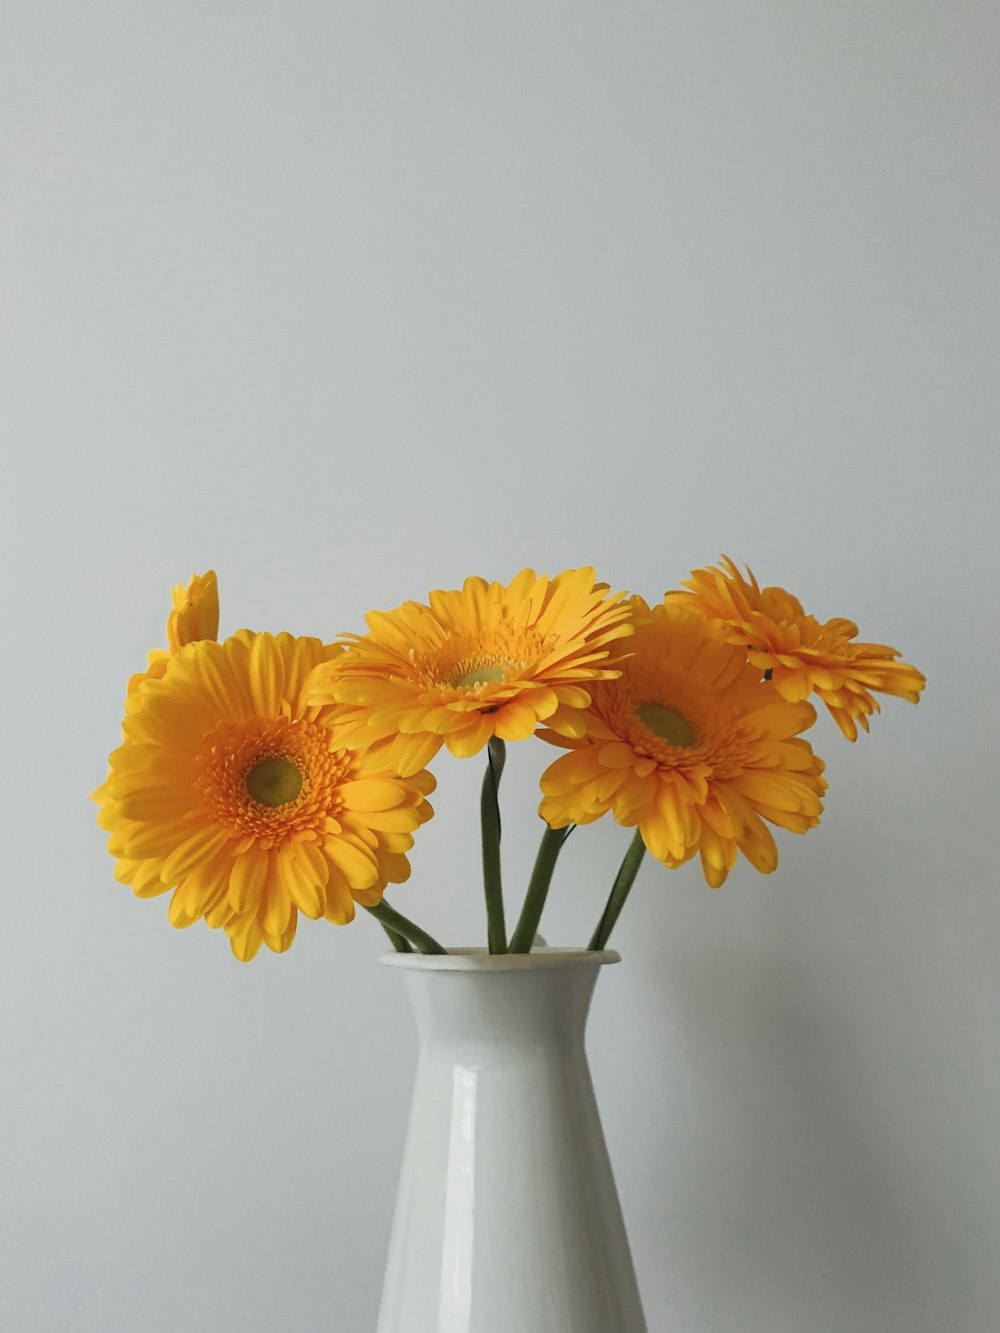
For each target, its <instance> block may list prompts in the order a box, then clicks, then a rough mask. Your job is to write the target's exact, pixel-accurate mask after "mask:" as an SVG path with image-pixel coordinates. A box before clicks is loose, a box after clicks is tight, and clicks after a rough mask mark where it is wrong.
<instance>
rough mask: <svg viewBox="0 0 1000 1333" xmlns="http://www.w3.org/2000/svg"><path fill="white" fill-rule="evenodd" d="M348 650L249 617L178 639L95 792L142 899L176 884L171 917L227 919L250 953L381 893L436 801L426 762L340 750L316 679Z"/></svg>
mask: <svg viewBox="0 0 1000 1333" xmlns="http://www.w3.org/2000/svg"><path fill="white" fill-rule="evenodd" d="M342 651H343V650H342V649H341V648H340V647H338V646H335V645H326V646H325V645H324V644H322V643H321V642H320V640H319V639H311V638H293V637H292V636H291V635H290V634H279V635H277V636H272V635H270V634H252V633H250V632H249V631H246V630H244V631H241V632H240V633H239V634H238V635H236V636H234V637H233V638H230V639H227V640H226V641H225V642H224V643H216V642H214V641H211V640H207V639H205V640H200V641H195V642H192V643H190V644H188V645H187V646H186V647H181V648H180V650H179V652H177V654H176V655H175V656H173V657H171V658H170V660H169V661H168V663H167V665H166V668H165V670H164V671H163V674H162V676H161V677H160V678H158V679H150V680H149V681H147V683H146V685H145V686H144V687H143V689H141V690H138V691H136V692H135V693H134V694H133V695H132V696H131V697H130V699H129V702H128V707H127V712H126V717H125V723H124V732H125V740H124V743H123V744H122V746H121V747H120V748H119V749H118V750H116V751H115V752H114V754H112V756H111V772H110V775H109V777H108V779H107V781H106V782H105V783H104V784H103V785H102V786H101V787H100V788H99V789H98V790H97V791H96V792H95V793H94V797H95V799H96V800H97V801H98V803H99V804H100V807H101V810H100V814H99V816H98V822H99V823H100V824H101V826H102V827H103V828H105V829H106V830H107V831H108V832H109V833H110V835H111V837H110V839H109V843H108V847H109V850H110V851H111V853H112V855H113V856H115V857H116V858H117V863H118V864H117V866H116V871H115V873H116V876H117V878H118V879H119V880H121V881H122V882H124V883H126V884H131V886H132V889H133V891H134V892H135V893H136V894H137V895H138V896H139V897H152V896H154V895H156V894H160V893H165V892H167V891H168V890H170V889H172V890H173V897H172V899H171V902H170V912H169V916H170V921H171V923H172V924H173V925H175V926H181V927H182V926H188V925H191V924H192V923H193V922H194V921H197V920H198V919H199V918H201V917H204V918H205V919H206V920H207V921H208V923H209V925H212V926H223V927H224V928H225V930H226V932H227V933H228V935H229V937H230V941H231V944H232V949H233V952H234V953H235V955H236V957H237V958H239V959H241V960H242V961H247V960H249V959H250V958H252V957H253V956H254V955H255V954H256V953H257V951H258V949H259V948H260V946H261V944H266V945H267V946H268V948H270V949H273V950H275V951H276V952H281V951H282V950H284V949H287V948H288V947H289V945H290V944H291V943H292V940H293V938H294V936H295V927H296V921H297V916H298V913H299V912H304V913H305V915H306V916H307V917H311V918H314V919H315V918H318V917H325V918H326V919H327V920H328V921H333V922H336V923H338V924H345V923H346V922H348V921H350V920H352V918H353V916H354V904H355V902H360V903H363V904H365V905H368V906H373V905H375V904H376V903H378V902H379V901H380V899H381V897H382V892H383V890H384V888H385V886H386V884H387V883H389V882H393V883H399V882H401V881H403V880H405V879H406V878H407V877H408V875H409V864H408V862H407V859H406V856H405V855H404V853H405V852H406V851H408V850H409V848H410V847H411V845H412V842H413V837H412V835H413V831H414V829H416V827H417V826H418V825H419V824H420V823H422V822H423V821H424V820H426V819H428V818H430V815H431V813H432V811H431V808H430V806H429V805H428V804H427V802H426V801H425V799H424V798H425V796H426V794H427V793H429V792H430V791H431V790H432V789H433V786H434V779H433V778H432V777H431V776H430V774H429V773H418V774H416V775H414V776H412V777H410V778H409V779H408V780H404V779H401V778H399V777H397V776H396V775H394V774H392V773H384V772H379V771H377V770H373V769H371V768H365V769H364V770H362V768H361V764H360V756H359V755H356V754H354V753H351V752H347V751H341V752H335V751H334V750H333V748H332V746H331V736H330V732H329V731H328V730H327V728H326V726H325V725H324V722H325V719H326V714H327V712H328V710H327V709H326V708H324V707H323V706H321V705H315V704H312V703H309V702H308V701H307V699H306V696H305V690H304V682H305V680H306V677H307V676H308V675H309V673H310V672H311V671H312V669H313V668H314V667H315V666H317V665H318V664H319V663H321V662H327V661H330V660H331V659H332V658H334V657H336V656H338V655H339V654H340V653H341V652H342Z"/></svg>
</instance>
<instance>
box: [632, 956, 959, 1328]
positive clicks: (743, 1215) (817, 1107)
mask: <svg viewBox="0 0 1000 1333" xmlns="http://www.w3.org/2000/svg"><path fill="white" fill-rule="evenodd" d="M779 949H780V942H778V941H776V942H775V944H774V947H773V950H769V949H768V947H766V946H765V947H764V948H763V949H762V948H761V946H760V944H759V942H757V943H756V944H755V946H754V948H753V950H752V951H751V950H750V949H747V950H745V951H739V950H737V949H735V948H733V947H732V946H728V947H727V946H721V947H720V948H714V947H713V949H712V951H711V956H709V955H708V954H703V955H702V956H693V955H691V954H690V953H689V954H688V956H687V957H684V956H681V955H680V954H677V955H676V956H672V957H671V958H670V960H669V964H668V965H667V967H666V968H665V970H659V971H658V974H657V972H653V971H652V970H645V969H644V972H645V976H646V977H648V978H649V979H650V980H649V984H648V993H644V994H643V996H642V997H641V1003H642V1010H643V1012H644V1014H645V1015H646V1017H645V1019H644V1024H645V1025H648V1028H649V1030H651V1031H660V1032H662V1033H664V1034H665V1036H664V1041H663V1045H662V1047H661V1051H662V1052H663V1054H664V1061H665V1063H666V1065H667V1067H666V1069H665V1073H664V1076H663V1079H662V1083H663V1085H664V1088H665V1091H664V1096H663V1099H662V1100H659V1101H658V1103H656V1104H653V1103H650V1104H647V1105H645V1106H643V1107H636V1106H634V1105H627V1106H626V1107H625V1108H624V1110H625V1113H626V1123H628V1124H629V1125H630V1126H631V1129H630V1133H634V1134H635V1135H636V1138H637V1140H638V1141H639V1142H642V1143H649V1144H657V1143H660V1144H662V1145H663V1150H662V1151H661V1152H656V1151H654V1152H652V1153H650V1154H649V1156H648V1159H647V1160H646V1161H645V1162H644V1165H643V1170H642V1175H641V1178H640V1179H638V1180H635V1181H633V1182H630V1190H629V1193H630V1200H631V1202H632V1210H631V1211H632V1212H633V1216H634V1217H635V1222H634V1224H633V1247H634V1249H635V1257H636V1264H637V1268H638V1269H639V1272H640V1276H642V1274H643V1272H645V1273H647V1274H662V1273H664V1272H666V1273H667V1274H668V1275H669V1276H668V1277H667V1278H666V1279H660V1283H661V1286H660V1290H661V1291H662V1290H663V1289H664V1285H665V1288H666V1292H667V1308H668V1310H669V1311H670V1315H671V1317H672V1318H673V1319H674V1320H675V1322H676V1327H677V1329H678V1330H681V1329H685V1330H690V1333H944V1330H956V1333H957V1330H959V1329H963V1330H969V1333H972V1329H971V1325H970V1324H969V1323H968V1322H963V1308H964V1306H965V1303H966V1301H967V1299H968V1295H967V1293H968V1286H967V1279H968V1276H969V1271H968V1270H969V1262H968V1259H969V1256H967V1254H966V1251H965V1250H963V1249H960V1248H959V1243H958V1240H957V1239H956V1235H955V1230H954V1228H953V1227H951V1226H949V1225H948V1218H947V1216H946V1215H945V1212H944V1208H945V1205H944V1204H941V1205H940V1209H939V1211H937V1212H933V1213H930V1214H929V1213H928V1209H927V1207H926V1196H927V1182H926V1181H921V1180H920V1172H921V1167H922V1163H921V1160H919V1159H916V1154H915V1153H913V1152H910V1153H909V1154H908V1155H907V1154H906V1153H905V1150H904V1153H903V1154H902V1155H903V1157H904V1160H903V1161H901V1160H900V1159H901V1154H900V1153H899V1152H895V1153H893V1152H890V1151H887V1149H886V1145H888V1144H890V1143H891V1142H892V1138H893V1125H892V1123H891V1115H890V1114H889V1112H887V1109H886V1108H887V1107H889V1108H891V1105H892V1095H891V1092H890V1093H889V1094H888V1095H887V1094H886V1092H885V1089H884V1088H883V1089H882V1091H881V1094H880V1090H879V1088H878V1087H877V1086H873V1085H872V1083H871V1082H870V1081H868V1080H866V1078H865V1076H864V1075H863V1074H862V1072H861V1071H862V1070H863V1069H864V1068H865V1065H864V1063H863V1062H859V1061H858V1060H857V1059H856V1058H854V1055H853V1054H852V1039H851V1028H850V1025H849V1024H848V1023H846V1022H845V1021H844V1019H843V1016H840V1026H839V1028H838V1026H837V1025H835V1024H834V1022H832V1021H831V1018H830V1015H829V1014H828V1013H827V1012H824V1011H823V1010H822V1009H820V1007H819V1006H818V1005H817V1004H816V1003H815V1000H814V997H813V996H812V995H811V994H810V988H809V978H808V976H807V975H805V974H804V972H803V969H802V968H801V966H800V965H799V964H797V963H796V962H795V961H794V960H791V959H789V958H788V956H787V954H781V953H780V952H779ZM662 961H663V960H662V959H661V962H662ZM657 975H658V978H659V979H658V980H657V979H656V978H657ZM656 1013H659V1020H658V1021H657V1020H656V1019H654V1018H653V1017H652V1014H656ZM886 1077H891V1054H890V1059H889V1066H888V1068H887V1071H886ZM621 1096H622V1094H621V1093H619V1098H620V1097H621ZM654 1100H655V1099H654ZM619 1105H621V1102H620V1100H619ZM636 1205H638V1207H636ZM973 1317H974V1316H973ZM977 1333H978V1329H977ZM983 1333H985V1329H984V1331H983Z"/></svg>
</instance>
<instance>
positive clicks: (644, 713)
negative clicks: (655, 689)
mask: <svg viewBox="0 0 1000 1333" xmlns="http://www.w3.org/2000/svg"><path fill="white" fill-rule="evenodd" d="M635 712H636V716H637V717H638V719H639V721H640V722H641V723H642V725H643V726H644V727H648V728H649V730H650V731H651V732H652V733H653V735H654V736H659V738H660V740H661V741H666V742H667V744H668V745H681V746H684V745H694V744H695V742H696V741H697V739H698V737H697V736H696V734H695V730H694V727H692V725H691V723H690V722H689V721H688V720H687V718H686V717H684V715H683V714H682V713H678V711H677V709H676V708H668V707H667V705H666V704H640V705H639V707H638V708H637V709H636V710H635Z"/></svg>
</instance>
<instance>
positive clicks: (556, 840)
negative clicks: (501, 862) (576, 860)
mask: <svg viewBox="0 0 1000 1333" xmlns="http://www.w3.org/2000/svg"><path fill="white" fill-rule="evenodd" d="M572 831H573V825H572V824H570V826H569V828H547V829H546V830H545V832H544V833H543V834H542V841H541V842H540V843H539V845H538V855H537V856H536V857H535V867H534V869H533V870H532V872H531V879H530V880H529V882H528V892H527V893H526V894H525V895H524V906H523V907H522V908H521V915H520V917H519V919H518V922H517V926H516V928H515V930H514V933H513V935H511V937H510V952H511V953H531V946H532V944H533V943H534V942H535V935H536V934H537V932H538V923H539V921H541V919H542V910H543V909H544V907H545V899H546V898H547V897H548V892H549V885H550V884H551V883H552V872H553V870H555V868H556V858H557V857H558V855H559V853H560V851H561V850H562V845H563V843H564V842H565V841H566V839H567V838H568V837H569V835H570V833H571V832H572Z"/></svg>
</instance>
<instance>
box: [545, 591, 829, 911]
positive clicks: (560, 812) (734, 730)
mask: <svg viewBox="0 0 1000 1333" xmlns="http://www.w3.org/2000/svg"><path fill="white" fill-rule="evenodd" d="M632 606H633V614H634V621H633V624H634V630H635V633H634V634H633V636H632V638H631V639H630V640H629V648H630V649H631V656H630V657H629V658H628V659H627V660H626V661H624V662H623V663H622V664H621V665H622V674H621V676H620V678H619V679H617V680H613V681H601V682H598V683H597V684H596V685H594V686H593V687H592V688H591V694H592V696H593V698H592V703H591V706H590V709H589V710H588V712H587V714H586V727H587V734H586V736H585V737H584V738H583V739H578V740H574V739H571V740H565V739H563V738H561V737H558V736H551V735H548V736H546V739H548V740H552V741H554V742H555V743H556V744H560V745H563V746H565V747H567V748H568V749H569V750H570V753H569V754H566V755H563V756H562V758H560V759H557V760H556V761H555V763H554V764H552V765H550V767H549V768H548V769H547V770H546V771H545V773H544V774H543V775H542V791H543V792H544V797H543V799H542V802H541V805H540V807H539V813H540V814H541V816H542V818H543V819H545V820H546V821H547V823H548V824H549V825H550V826H551V827H553V828H563V827H565V826H566V825H567V824H571V823H574V824H589V823H592V822H593V821H594V820H595V819H599V818H600V817H601V815H603V814H605V813H606V812H607V811H608V810H610V811H612V813H613V815H614V818H615V819H616V820H617V821H618V822H619V823H620V824H624V825H627V826H629V827H633V826H635V825H638V827H639V831H640V833H641V835H642V840H643V842H644V843H645V845H646V847H647V848H648V850H649V851H650V852H652V854H653V855H654V856H655V857H657V858H658V859H659V860H660V861H662V862H664V864H665V865H668V866H671V867H676V866H679V865H681V864H683V863H684V862H685V861H687V860H689V859H690V858H691V857H692V856H693V855H694V854H695V852H696V851H697V852H700V853H701V862H702V868H703V870H704V873H705V878H706V880H707V881H708V883H709V884H710V885H712V887H713V888H717V887H718V886H719V885H720V884H722V883H723V881H724V880H725V878H726V876H727V874H728V873H729V871H730V870H731V869H732V868H733V866H734V865H735V864H736V855H737V849H739V850H741V851H742V852H743V854H744V856H746V858H747V860H749V861H750V863H751V864H752V865H753V866H755V867H756V868H757V869H758V870H761V871H764V872H765V873H766V872H769V871H771V870H773V869H774V868H775V866H776V865H777V863H778V852H777V848H776V847H775V844H774V838H773V837H772V835H771V832H770V830H769V829H768V827H767V825H766V824H765V823H764V820H765V819H767V820H770V822H771V823H773V824H778V825H780V826H781V827H782V828H787V829H791V830H792V831H793V832H795V833H804V832H805V830H806V829H808V828H812V827H813V826H814V825H815V824H816V823H818V822H819V816H820V811H821V809H822V794H823V791H824V790H825V788H826V782H825V781H824V779H823V778H822V777H821V776H820V775H821V773H822V771H823V762H822V760H820V759H819V758H817V756H816V755H815V754H813V751H812V748H811V747H810V746H809V744H808V743H807V742H806V741H804V740H801V739H799V737H798V733H799V732H801V731H804V730H805V729H806V728H807V727H809V726H811V725H812V723H813V722H814V721H815V719H816V713H815V710H814V709H813V708H812V706H811V705H810V704H807V703H790V702H787V701H786V700H784V699H782V697H781V695H780V694H779V693H778V691H777V690H776V689H775V687H774V686H773V685H772V684H770V683H769V682H768V681H765V680H762V679H761V675H760V672H759V671H758V670H757V669H756V668H755V667H753V666H750V665H748V663H747V660H746V651H745V649H741V648H736V647H733V646H732V645H731V644H729V643H728V642H727V641H726V638H725V635H724V634H723V633H722V632H721V631H720V630H718V629H716V628H715V627H714V626H712V625H711V624H710V623H709V621H708V620H706V619H705V617H704V616H702V615H699V614H698V613H697V612H695V611H691V610H687V609H685V608H683V607H678V606H671V605H661V606H657V607H654V608H653V609H652V610H650V609H649V608H648V607H647V606H646V604H645V602H643V601H642V599H641V598H633V600H632ZM542 734H543V735H545V733H544V732H543V733H542Z"/></svg>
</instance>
